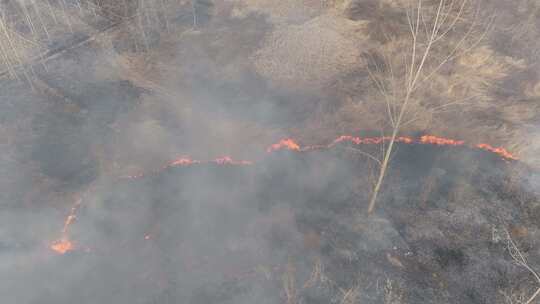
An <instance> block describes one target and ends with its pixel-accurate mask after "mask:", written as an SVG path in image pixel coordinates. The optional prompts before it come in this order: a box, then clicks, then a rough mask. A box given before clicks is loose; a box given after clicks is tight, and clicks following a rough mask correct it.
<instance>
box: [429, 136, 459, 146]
mask: <svg viewBox="0 0 540 304" xmlns="http://www.w3.org/2000/svg"><path fill="white" fill-rule="evenodd" d="M420 142H421V143H423V144H432V145H437V146H462V145H464V144H465V142H464V141H463V140H453V139H448V138H442V137H437V136H433V135H424V136H422V137H420Z"/></svg>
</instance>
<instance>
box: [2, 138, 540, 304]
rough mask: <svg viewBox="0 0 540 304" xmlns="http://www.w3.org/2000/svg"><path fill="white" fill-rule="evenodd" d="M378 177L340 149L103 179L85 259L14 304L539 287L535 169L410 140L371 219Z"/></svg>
mask: <svg viewBox="0 0 540 304" xmlns="http://www.w3.org/2000/svg"><path fill="white" fill-rule="evenodd" d="M370 149H373V151H370V152H376V150H377V148H376V147H371V148H370ZM371 165H372V164H370V163H369V162H367V161H366V160H365V158H362V157H361V156H359V155H358V154H354V153H351V152H350V151H349V150H347V149H346V145H343V146H338V147H336V148H335V149H333V150H327V151H313V152H304V153H294V152H278V153H275V154H271V155H269V157H268V158H267V159H265V160H264V161H263V162H262V163H258V164H257V165H253V166H230V165H216V164H213V165H212V164H208V165H192V166H187V167H174V168H168V169H166V170H164V171H161V172H159V173H156V174H153V175H148V176H146V177H144V178H140V179H124V180H120V181H118V180H116V181H104V182H103V183H101V184H99V185H94V186H93V187H92V189H91V190H89V192H88V194H86V195H85V196H84V200H83V204H82V206H81V207H80V209H79V210H78V212H77V222H76V223H75V224H73V227H72V228H71V233H70V234H71V236H72V238H73V240H74V241H75V242H76V244H77V246H78V249H77V250H75V251H73V252H69V253H67V254H66V255H58V256H50V257H49V258H48V259H46V261H44V262H43V263H40V264H38V265H34V266H33V267H24V266H23V267H21V268H20V270H19V271H18V272H17V276H18V279H23V280H28V282H29V283H30V282H32V283H33V284H32V288H31V289H32V291H31V292H29V293H27V294H21V295H20V298H19V299H20V300H21V301H20V302H19V301H17V303H38V302H39V303H57V304H59V303H74V302H77V303H190V304H210V303H505V302H504V301H506V300H505V299H506V298H505V297H506V296H509V297H510V296H512V297H516V296H517V295H518V293H519V294H521V295H531V294H532V292H534V291H535V290H536V289H537V287H536V286H537V284H535V281H534V277H533V276H532V275H531V274H530V273H529V272H528V271H527V270H526V269H525V268H523V267H521V266H519V265H518V264H517V263H516V261H515V260H513V259H512V256H511V253H512V252H514V253H515V249H516V248H517V249H519V250H520V252H521V253H522V254H523V255H524V256H526V257H527V261H528V263H529V265H531V267H534V266H533V265H539V264H540V244H539V243H538V240H539V237H540V225H539V223H540V204H539V200H538V199H539V193H538V189H537V185H538V178H539V177H540V175H539V173H538V172H531V171H529V170H527V169H525V168H524V167H523V166H522V165H521V164H520V163H519V162H508V161H504V160H501V159H499V158H498V157H497V156H496V155H493V154H491V153H488V152H483V151H478V150H471V149H469V148H465V147H437V146H429V145H406V144H399V146H398V152H397V154H396V156H395V159H394V162H393V165H392V168H391V171H390V172H389V174H388V177H389V178H388V182H387V183H386V185H385V188H384V189H383V191H382V196H381V198H380V201H379V208H378V209H377V211H376V212H375V213H374V214H372V215H371V216H367V215H366V207H367V206H366V204H367V201H368V198H369V191H367V189H370V187H371V186H370V185H371V183H372V177H371V176H370V175H369V170H368V169H369V167H370V166H371ZM535 185H536V186H535ZM535 187H536V188H535ZM535 191H536V192H535ZM506 232H508V234H507V233H506ZM510 240H512V241H513V242H514V243H515V244H516V247H515V248H514V247H511V243H509V241H510ZM512 248H513V249H512ZM511 249H512V250H513V251H509V250H511ZM9 286H10V283H9V282H8V283H7V284H4V285H3V287H2V288H10V287H9ZM31 296H33V298H32V299H33V301H27V300H25V299H26V297H31ZM28 299H29V298H28ZM37 299H39V301H38V300H37ZM36 301H37V302H36Z"/></svg>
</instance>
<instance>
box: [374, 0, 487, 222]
mask: <svg viewBox="0 0 540 304" xmlns="http://www.w3.org/2000/svg"><path fill="white" fill-rule="evenodd" d="M411 1H412V5H411V7H410V8H408V9H407V21H408V27H409V31H410V40H409V41H408V44H410V53H409V54H407V55H406V56H408V57H409V58H408V59H407V58H403V59H398V60H401V61H399V64H400V65H402V66H395V64H394V63H393V62H395V61H396V59H395V58H384V62H385V63H384V64H385V71H384V73H386V75H385V76H384V77H381V76H379V75H376V73H375V72H374V71H371V70H370V71H369V73H370V76H371V78H372V80H373V82H374V83H375V85H376V86H377V89H378V91H379V92H380V94H381V95H382V96H383V97H384V100H385V103H386V111H387V114H388V115H387V116H388V120H389V124H390V128H391V136H389V137H388V140H387V141H388V143H387V145H385V146H384V152H383V156H382V160H381V162H380V166H379V173H378V178H377V180H376V183H375V186H374V189H373V192H372V196H371V199H370V202H369V207H368V213H372V212H373V211H374V208H375V204H376V202H377V196H378V194H379V192H380V189H381V186H382V184H383V181H384V178H385V175H386V173H387V171H388V167H389V163H390V161H391V156H392V152H393V150H394V148H395V143H396V141H397V139H398V138H399V134H400V132H401V130H402V128H403V127H404V126H405V125H407V124H410V123H411V122H413V121H414V120H415V119H416V117H415V113H413V108H414V105H415V104H418V102H419V99H418V98H417V96H415V93H416V92H417V91H418V89H419V88H420V87H421V86H423V85H424V84H425V83H426V82H427V81H428V80H429V79H430V78H432V77H433V76H434V75H435V74H436V73H437V72H438V71H440V70H441V68H442V67H443V66H445V64H447V63H449V62H450V61H452V60H453V59H455V58H456V57H458V56H461V55H463V54H465V53H466V52H468V51H470V50H471V49H473V48H474V47H476V46H477V45H478V44H479V43H480V41H481V40H482V39H483V37H484V36H485V35H486V33H487V31H488V29H489V28H490V26H491V23H492V21H493V20H491V21H490V23H489V24H488V25H487V26H486V27H485V29H484V30H483V31H481V33H480V34H479V35H473V33H475V31H474V30H475V28H476V27H477V20H478V14H479V10H478V9H477V10H476V11H475V13H474V14H473V16H472V20H471V21H469V20H467V18H465V15H466V12H468V11H469V9H468V8H469V0H438V1H437V2H438V3H436V4H435V6H427V7H424V2H425V1H422V0H411ZM462 25H465V27H466V30H465V32H464V33H463V35H462V37H461V38H460V39H458V40H457V42H456V43H454V44H453V45H452V44H450V45H449V44H442V42H443V41H445V40H446V39H445V38H447V37H448V36H450V35H451V34H453V32H454V31H455V30H456V29H457V28H460V27H461V26H462ZM435 50H436V51H435ZM435 52H436V53H437V55H438V56H434V53H435ZM439 53H443V54H444V55H439ZM437 57H438V58H437ZM400 71H402V72H401V74H400ZM458 103H463V100H459V101H452V102H448V103H446V104H443V105H437V106H435V105H434V106H433V107H432V110H434V111H435V110H439V109H442V108H445V107H447V106H449V105H452V104H458Z"/></svg>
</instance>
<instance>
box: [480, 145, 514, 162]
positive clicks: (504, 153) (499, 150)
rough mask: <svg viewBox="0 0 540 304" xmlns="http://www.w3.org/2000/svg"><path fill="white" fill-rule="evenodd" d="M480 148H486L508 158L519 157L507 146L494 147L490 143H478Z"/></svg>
mask: <svg viewBox="0 0 540 304" xmlns="http://www.w3.org/2000/svg"><path fill="white" fill-rule="evenodd" d="M476 147H477V148H478V149H482V150H486V151H489V152H492V153H495V154H499V155H500V156H502V157H504V158H507V159H513V160H517V159H518V158H517V157H516V156H514V155H512V154H511V153H510V152H508V151H507V150H506V149H505V148H502V147H497V148H496V147H493V146H491V145H488V144H478V145H476Z"/></svg>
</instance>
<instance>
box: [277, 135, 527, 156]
mask: <svg viewBox="0 0 540 304" xmlns="http://www.w3.org/2000/svg"><path fill="white" fill-rule="evenodd" d="M390 140H391V137H389V136H381V137H365V138H361V137H355V136H350V135H342V136H339V137H338V138H336V139H335V140H334V141H332V142H331V143H330V144H328V145H313V146H304V147H302V146H300V145H299V144H298V143H296V142H295V141H294V140H293V139H290V138H287V139H282V140H281V141H279V142H278V143H276V144H273V145H271V146H270V147H269V148H268V149H267V152H275V151H280V150H289V151H296V152H304V151H310V150H317V149H326V148H331V147H333V146H334V145H337V144H340V143H344V142H349V143H353V144H356V145H361V144H366V145H373V144H381V143H384V142H387V141H390ZM396 142H399V143H405V144H414V143H418V144H430V145H437V146H464V145H465V141H463V140H455V139H450V138H444V137H438V136H434V135H424V136H421V137H420V138H418V139H414V138H411V137H407V136H399V137H396ZM472 147H473V148H477V149H481V150H485V151H489V152H492V153H495V154H497V155H499V156H500V157H502V158H503V159H506V160H517V159H518V158H517V157H516V156H514V155H512V154H511V153H510V152H508V150H506V149H504V148H502V147H493V146H491V145H488V144H478V145H476V146H472Z"/></svg>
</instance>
